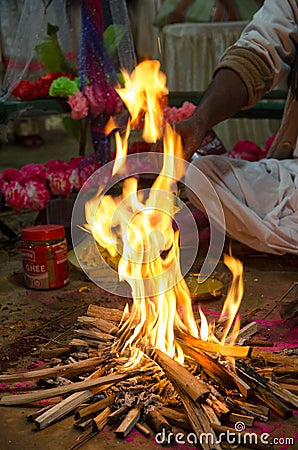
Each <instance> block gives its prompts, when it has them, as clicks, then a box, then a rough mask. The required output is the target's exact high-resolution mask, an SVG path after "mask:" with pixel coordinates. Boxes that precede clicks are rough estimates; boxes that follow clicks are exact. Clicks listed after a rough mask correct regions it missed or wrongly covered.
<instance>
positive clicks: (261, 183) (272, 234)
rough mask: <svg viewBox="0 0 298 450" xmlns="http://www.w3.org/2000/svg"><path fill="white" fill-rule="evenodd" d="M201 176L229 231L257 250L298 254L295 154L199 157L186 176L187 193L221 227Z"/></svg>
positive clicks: (296, 166)
mask: <svg viewBox="0 0 298 450" xmlns="http://www.w3.org/2000/svg"><path fill="white" fill-rule="evenodd" d="M197 169H199V171H198V170H197ZM203 176H207V178H208V180H209V181H210V183H211V185H212V186H213V187H214V189H215V191H216V193H217V194H218V197H219V199H220V201H221V203H222V207H223V211H224V216H225V221H226V224H225V226H226V233H227V235H228V236H230V237H232V238H234V239H236V240H238V241H239V242H242V243H243V244H245V245H247V246H249V247H251V248H254V249H256V250H259V251H262V252H268V253H273V254H283V253H287V252H288V253H294V254H298V159H288V160H282V161H279V160H276V159H263V160H261V161H257V162H249V161H243V160H237V159H231V158H228V157H226V156H203V157H200V158H198V159H197V160H196V161H195V162H194V163H193V164H192V165H191V166H190V168H189V169H188V172H187V175H186V185H187V186H188V187H189V189H188V196H189V199H190V201H191V202H192V203H193V204H194V205H195V206H197V207H198V208H199V209H200V208H201V204H203V205H205V207H206V205H207V208H206V209H207V214H208V215H209V218H210V220H211V221H213V223H214V224H217V226H218V227H220V228H221V227H222V225H223V224H222V215H221V212H220V211H218V208H217V207H216V205H215V203H214V202H213V201H212V202H210V201H208V198H210V190H209V189H208V186H207V184H206V183H204V182H202V183H201V182H200V177H203Z"/></svg>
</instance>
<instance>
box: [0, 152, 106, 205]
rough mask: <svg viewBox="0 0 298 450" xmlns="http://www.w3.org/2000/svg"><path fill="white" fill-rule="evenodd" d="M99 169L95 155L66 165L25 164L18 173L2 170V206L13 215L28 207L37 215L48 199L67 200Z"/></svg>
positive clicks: (11, 170) (0, 185) (71, 160)
mask: <svg viewBox="0 0 298 450" xmlns="http://www.w3.org/2000/svg"><path fill="white" fill-rule="evenodd" d="M100 166H101V164H100V162H98V161H97V160H96V157H95V155H94V154H93V155H90V156H87V157H83V156H77V157H74V158H71V159H70V161H69V162H64V161H61V160H52V161H49V162H47V163H45V164H31V163H30V164H27V165H25V166H23V167H22V168H21V169H20V170H18V169H13V168H12V169H5V170H3V172H2V173H1V174H0V192H1V193H2V194H3V196H4V199H5V204H6V206H9V207H11V208H12V209H13V210H14V211H15V212H16V213H19V212H20V211H21V210H23V209H24V208H26V207H28V208H30V209H32V210H33V211H41V210H43V209H44V208H45V207H46V204H47V202H48V200H50V198H55V197H62V198H66V197H69V195H70V194H71V193H77V192H79V190H80V189H81V187H82V186H83V184H84V183H85V181H86V180H87V179H88V178H89V177H90V175H92V173H93V172H95V171H96V170H97V169H98V168H99V167H100Z"/></svg>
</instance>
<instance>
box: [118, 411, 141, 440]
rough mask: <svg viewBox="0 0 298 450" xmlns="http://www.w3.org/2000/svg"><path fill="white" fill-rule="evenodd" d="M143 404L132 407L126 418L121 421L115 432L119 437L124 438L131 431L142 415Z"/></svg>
mask: <svg viewBox="0 0 298 450" xmlns="http://www.w3.org/2000/svg"><path fill="white" fill-rule="evenodd" d="M142 409H143V405H142V404H140V405H137V406H135V407H134V408H132V409H131V410H130V411H129V412H128V414H127V415H126V417H125V418H124V420H123V421H122V422H121V423H120V425H119V427H118V428H117V429H116V430H115V434H116V436H117V437H118V438H121V439H124V438H125V437H126V436H128V434H129V433H130V432H131V430H132V429H133V427H134V426H135V424H136V423H137V422H138V420H139V419H140V417H141V412H142Z"/></svg>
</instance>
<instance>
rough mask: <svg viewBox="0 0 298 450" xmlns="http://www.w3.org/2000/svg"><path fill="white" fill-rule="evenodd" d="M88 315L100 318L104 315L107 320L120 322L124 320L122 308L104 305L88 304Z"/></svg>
mask: <svg viewBox="0 0 298 450" xmlns="http://www.w3.org/2000/svg"><path fill="white" fill-rule="evenodd" d="M87 315H88V316H91V317H96V318H99V319H102V318H103V317H104V319H105V320H108V321H111V322H117V323H119V322H121V320H122V316H123V311H121V310H120V309H115V308H104V307H103V306H97V305H92V304H91V305H89V306H88V310H87Z"/></svg>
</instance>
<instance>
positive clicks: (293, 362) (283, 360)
mask: <svg viewBox="0 0 298 450" xmlns="http://www.w3.org/2000/svg"><path fill="white" fill-rule="evenodd" d="M250 358H251V359H254V358H255V359H263V360H264V361H267V362H270V363H275V364H279V365H283V366H289V367H292V368H294V369H295V370H298V358H296V357H294V356H286V355H279V354H278V353H271V352H264V351H262V350H258V349H257V348H253V349H252V351H251V354H250Z"/></svg>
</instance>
